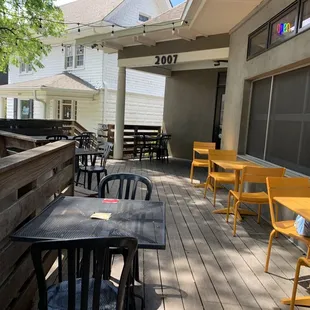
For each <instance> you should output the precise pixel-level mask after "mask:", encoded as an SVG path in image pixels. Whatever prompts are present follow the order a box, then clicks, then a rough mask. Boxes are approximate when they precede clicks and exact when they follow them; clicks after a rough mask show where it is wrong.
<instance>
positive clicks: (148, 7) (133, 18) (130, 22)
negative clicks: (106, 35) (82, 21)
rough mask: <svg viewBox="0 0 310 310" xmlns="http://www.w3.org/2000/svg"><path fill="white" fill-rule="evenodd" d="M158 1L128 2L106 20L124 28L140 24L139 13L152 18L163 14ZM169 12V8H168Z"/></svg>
mask: <svg viewBox="0 0 310 310" xmlns="http://www.w3.org/2000/svg"><path fill="white" fill-rule="evenodd" d="M156 1H157V0H127V1H124V2H123V4H121V5H120V7H119V9H118V10H116V11H115V12H113V13H112V14H111V15H110V16H108V17H107V18H106V20H108V21H109V22H111V23H114V24H118V25H121V26H124V27H129V26H134V25H137V24H140V23H141V22H140V21H139V13H143V14H145V15H147V16H150V17H155V16H158V15H159V14H161V13H162V11H160V10H159V7H158V6H157V4H156ZM167 10H168V7H167Z"/></svg>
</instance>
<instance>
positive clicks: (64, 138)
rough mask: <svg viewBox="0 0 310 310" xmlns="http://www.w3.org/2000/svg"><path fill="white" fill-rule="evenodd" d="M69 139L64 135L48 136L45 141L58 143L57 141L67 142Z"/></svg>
mask: <svg viewBox="0 0 310 310" xmlns="http://www.w3.org/2000/svg"><path fill="white" fill-rule="evenodd" d="M68 139H69V137H68V136H66V135H50V136H47V137H46V140H49V141H59V140H68Z"/></svg>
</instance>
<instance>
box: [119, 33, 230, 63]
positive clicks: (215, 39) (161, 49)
mask: <svg viewBox="0 0 310 310" xmlns="http://www.w3.org/2000/svg"><path fill="white" fill-rule="evenodd" d="M229 38H230V36H229V34H228V33H226V34H219V35H214V36H209V37H207V38H206V37H198V38H197V39H196V40H192V41H186V40H173V41H166V42H159V43H157V44H156V46H152V47H147V48H146V47H145V46H143V45H138V46H131V47H126V48H124V49H123V50H122V51H119V52H118V59H127V58H135V57H145V56H155V55H163V54H173V53H184V52H193V51H202V50H208V49H214V48H224V47H229Z"/></svg>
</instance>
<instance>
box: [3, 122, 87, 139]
mask: <svg viewBox="0 0 310 310" xmlns="http://www.w3.org/2000/svg"><path fill="white" fill-rule="evenodd" d="M0 130H5V131H9V132H13V133H18V134H22V135H28V136H48V135H57V134H66V135H69V136H75V135H79V134H81V133H82V132H84V131H87V130H86V129H85V128H84V127H83V126H81V125H80V124H79V123H78V122H76V121H66V120H49V119H44V120H42V119H0Z"/></svg>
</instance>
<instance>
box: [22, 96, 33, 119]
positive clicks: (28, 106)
mask: <svg viewBox="0 0 310 310" xmlns="http://www.w3.org/2000/svg"><path fill="white" fill-rule="evenodd" d="M19 106H20V118H21V119H29V118H33V100H20V102H19Z"/></svg>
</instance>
